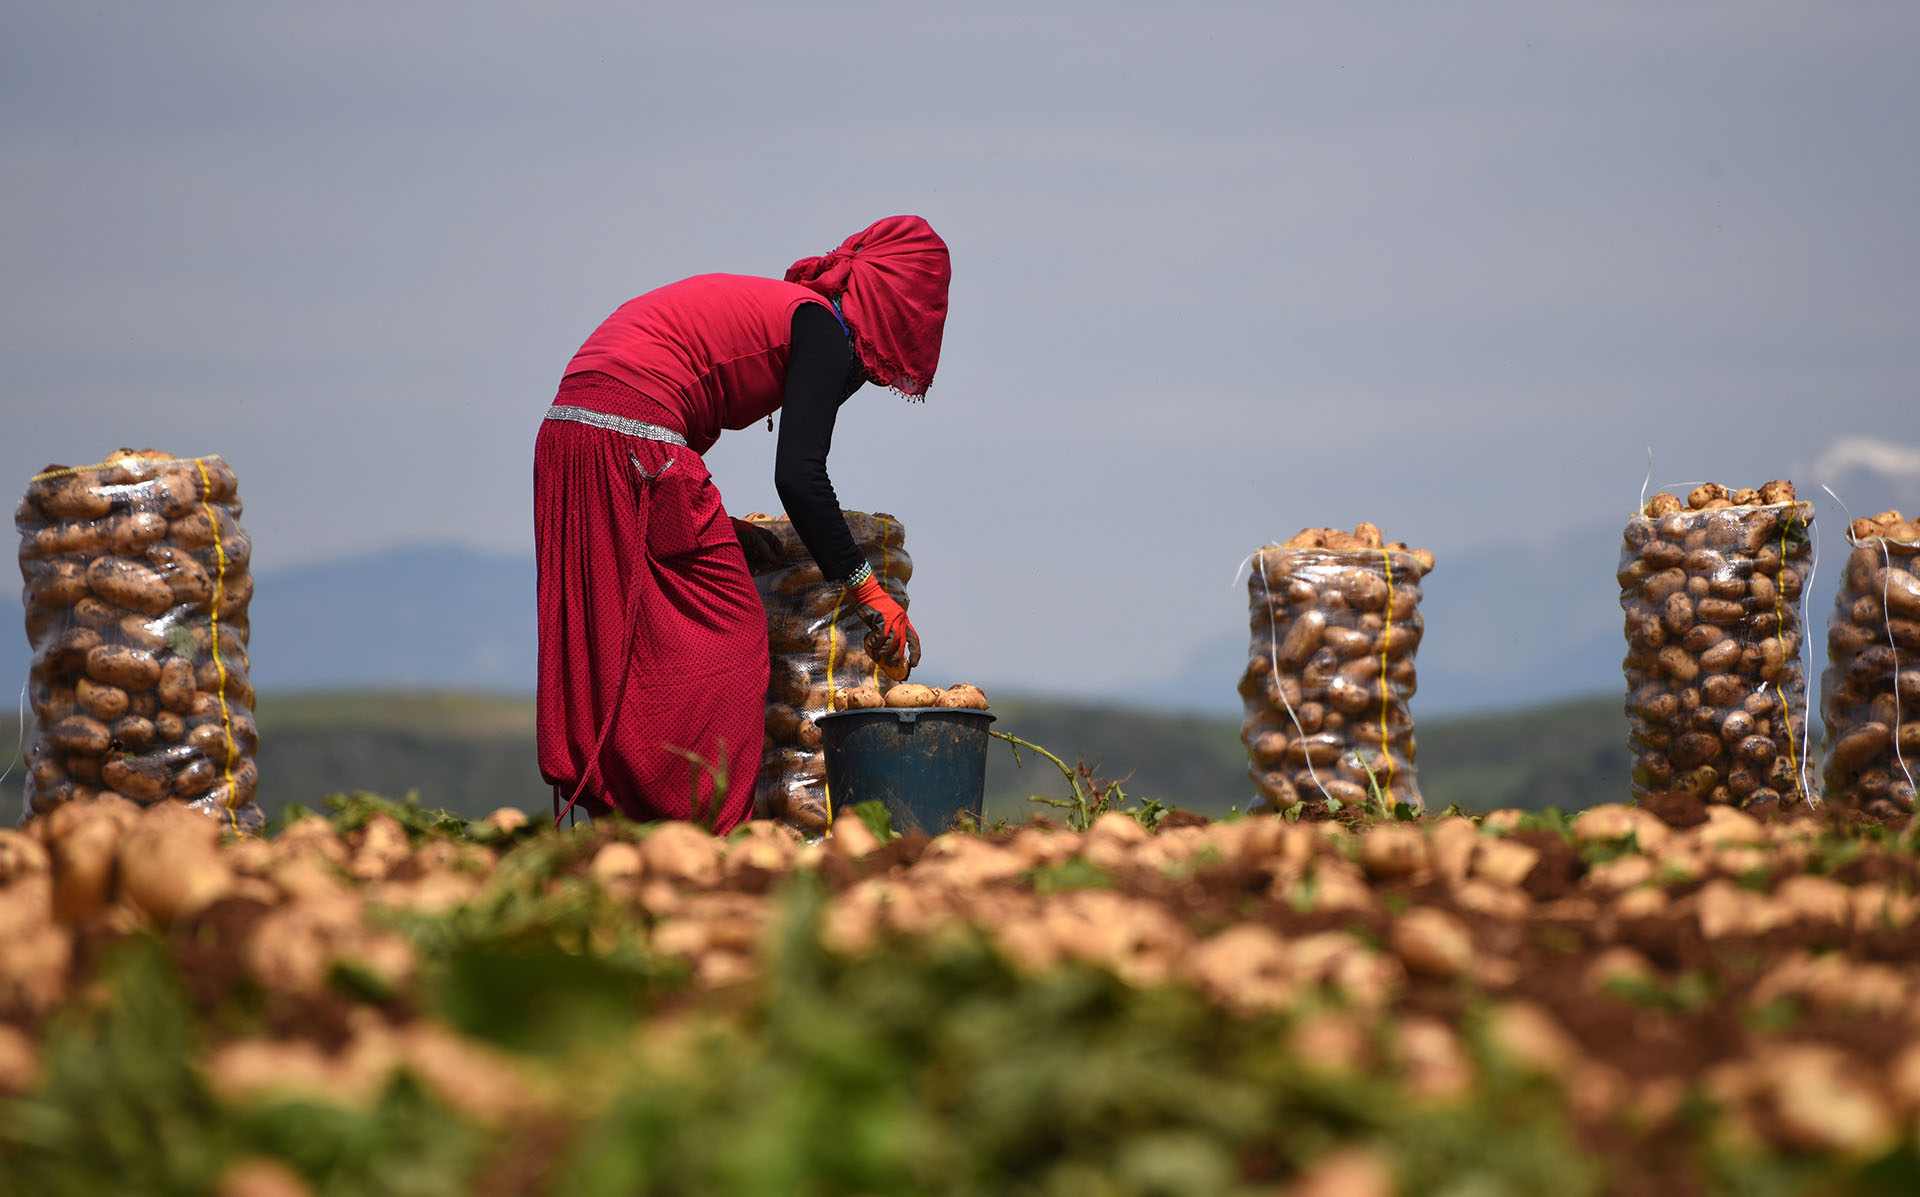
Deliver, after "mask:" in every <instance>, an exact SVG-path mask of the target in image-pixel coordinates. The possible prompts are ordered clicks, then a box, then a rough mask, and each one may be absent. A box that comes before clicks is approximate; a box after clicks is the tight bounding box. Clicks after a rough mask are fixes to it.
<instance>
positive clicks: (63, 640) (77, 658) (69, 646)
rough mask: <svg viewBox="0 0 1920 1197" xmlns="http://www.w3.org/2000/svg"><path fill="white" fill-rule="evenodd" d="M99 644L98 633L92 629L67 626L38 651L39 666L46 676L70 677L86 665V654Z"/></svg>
mask: <svg viewBox="0 0 1920 1197" xmlns="http://www.w3.org/2000/svg"><path fill="white" fill-rule="evenodd" d="M100 644H101V638H100V633H99V632H97V631H95V630H94V629H92V628H86V627H79V628H68V629H67V630H66V631H64V632H62V633H60V634H59V635H58V636H56V637H54V639H53V641H52V642H51V643H49V644H48V645H47V646H46V647H45V648H44V649H42V650H41V651H40V662H41V667H42V668H44V669H45V670H46V674H47V676H48V677H59V678H64V677H72V676H73V675H75V674H77V673H79V672H80V671H81V670H82V669H83V668H85V667H86V663H87V654H88V653H89V652H91V651H92V650H93V649H95V648H98V647H99V646H100Z"/></svg>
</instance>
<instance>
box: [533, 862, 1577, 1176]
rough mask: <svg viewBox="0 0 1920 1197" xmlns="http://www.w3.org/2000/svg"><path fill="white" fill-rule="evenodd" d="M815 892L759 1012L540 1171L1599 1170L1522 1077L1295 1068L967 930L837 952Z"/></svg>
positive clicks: (1165, 1004)
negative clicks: (1338, 1166)
mask: <svg viewBox="0 0 1920 1197" xmlns="http://www.w3.org/2000/svg"><path fill="white" fill-rule="evenodd" d="M818 903H819V899H818V895H817V893H816V892H813V891H812V890H811V889H810V888H809V887H808V885H807V884H806V883H804V882H803V883H802V884H801V885H800V886H799V891H798V892H797V893H796V895H795V897H794V901H793V903H792V904H791V906H790V907H789V913H788V921H787V923H786V926H785V929H784V931H783V933H782V935H781V937H780V942H779V945H778V948H777V951H776V955H775V957H774V960H773V962H772V972H771V976H770V978H769V984H768V987H767V990H766V996H765V1002H764V1005H763V1006H762V1007H761V1008H760V1011H759V1013H758V1015H757V1016H756V1017H755V1018H754V1019H753V1020H752V1021H751V1022H750V1023H749V1024H748V1025H746V1026H745V1027H743V1028H742V1029H741V1030H740V1031H739V1032H737V1033H736V1032H720V1031H716V1032H715V1033H714V1034H713V1035H711V1036H710V1037H709V1038H708V1039H707V1040H706V1041H705V1042H704V1043H703V1044H702V1046H701V1050H700V1055H699V1058H698V1062H697V1064H694V1065H691V1066H685V1067H682V1068H679V1069H677V1070H674V1071H673V1072H672V1073H671V1074H668V1073H664V1072H662V1071H660V1070H646V1069H643V1070H641V1071H639V1072H637V1073H636V1075H635V1076H634V1077H633V1078H632V1079H631V1080H630V1081H629V1082H628V1083H627V1084H626V1086H625V1087H624V1090H623V1092H622V1094H621V1096H620V1098H619V1100H618V1101H617V1102H616V1103H615V1104H614V1106H613V1108H612V1109H611V1110H610V1111H609V1112H608V1114H607V1115H606V1117H605V1118H603V1119H601V1120H600V1121H599V1122H598V1123H597V1124H596V1125H594V1126H593V1127H591V1128H590V1129H589V1130H588V1131H587V1132H586V1133H585V1134H584V1135H583V1136H582V1138H581V1139H580V1140H579V1141H578V1142H577V1143H576V1144H574V1150H573V1152H572V1154H571V1156H570V1158H569V1159H568V1160H567V1161H566V1163H565V1165H564V1167H563V1169H562V1171H561V1173H560V1174H559V1176H558V1178H557V1183H556V1187H555V1191H556V1192H560V1193H567V1194H581V1195H597V1194H616V1193H618V1194H628V1193H633V1194H655V1193H658V1194H668V1193H673V1194H680V1193H708V1192H725V1193H732V1194H748V1195H754V1194H770V1195H771V1194H782V1195H784V1194H828V1193H921V1194H956V1195H962V1194H964V1195H972V1194H981V1195H984V1194H1054V1193H1058V1194H1079V1193H1095V1194H1109V1193H1110V1194H1169V1195H1176V1194H1195V1195H1199V1194H1237V1193H1253V1192H1260V1191H1270V1190H1271V1186H1272V1185H1273V1183H1274V1182H1275V1181H1277V1180H1279V1179H1280V1178H1282V1177H1284V1176H1285V1175H1286V1174H1288V1173H1290V1172H1292V1171H1293V1170H1295V1169H1296V1168H1298V1167H1299V1166H1301V1165H1302V1164H1304V1163H1305V1162H1307V1161H1309V1160H1311V1159H1312V1158H1313V1157H1314V1156H1316V1155H1318V1154H1319V1153H1321V1152H1323V1151H1325V1150H1327V1149H1328V1148H1330V1147H1333V1146H1335V1145H1338V1144H1341V1143H1346V1142H1352V1141H1355V1140H1360V1141H1374V1142H1377V1143H1378V1144H1379V1145H1380V1146H1381V1148H1382V1150H1384V1151H1385V1152H1386V1153H1387V1155H1388V1158H1389V1159H1391V1160H1392V1161H1393V1163H1394V1164H1395V1166H1396V1170H1397V1171H1398V1172H1399V1173H1400V1175H1401V1176H1402V1177H1403V1178H1405V1179H1407V1180H1408V1181H1412V1180H1413V1179H1414V1178H1416V1177H1417V1178H1419V1181H1420V1183H1421V1185H1422V1186H1423V1188H1425V1190H1426V1191H1435V1192H1438V1191H1455V1192H1467V1191H1474V1192H1501V1193H1513V1194H1528V1193H1539V1194H1548V1193H1552V1194H1582V1193H1589V1192H1592V1191H1594V1187H1595V1181H1596V1177H1595V1174H1594V1171H1593V1169H1592V1168H1591V1166H1590V1165H1588V1164H1586V1163H1585V1162H1583V1158H1582V1157H1581V1156H1580V1154H1579V1153H1578V1151H1577V1150H1576V1149H1574V1148H1573V1146H1572V1144H1571V1143H1570V1141H1569V1140H1568V1138H1567V1135H1566V1132H1565V1129H1564V1128H1563V1127H1562V1126H1561V1125H1560V1124H1559V1122H1558V1120H1557V1116H1556V1115H1554V1114H1552V1113H1550V1112H1549V1111H1550V1110H1551V1109H1552V1103H1549V1102H1542V1101H1540V1100H1538V1095H1537V1094H1535V1093H1532V1092H1531V1091H1526V1090H1523V1089H1521V1088H1518V1087H1514V1088H1511V1089H1508V1090H1505V1091H1502V1092H1499V1093H1497V1094H1490V1095H1488V1096H1487V1098H1486V1099H1485V1100H1484V1101H1477V1102H1474V1103H1470V1104H1468V1105H1466V1106H1463V1107H1460V1108H1457V1109H1453V1110H1447V1111H1439V1110H1433V1109H1423V1108H1417V1107H1409V1106H1408V1105H1407V1104H1406V1103H1405V1102H1404V1101H1402V1100H1400V1099H1399V1098H1398V1097H1397V1096H1396V1095H1395V1093H1394V1091H1393V1086H1392V1083H1391V1081H1389V1080H1387V1079H1385V1078H1381V1077H1376V1076H1369V1075H1351V1076H1343V1077H1338V1078H1333V1077H1328V1076H1327V1075H1325V1074H1320V1073H1315V1072H1312V1071H1310V1070H1309V1069H1307V1068H1305V1067H1303V1065H1302V1062H1300V1061H1297V1060H1295V1059H1293V1058H1291V1057H1290V1056H1289V1055H1288V1054H1287V1053H1286V1052H1284V1051H1283V1050H1281V1049H1280V1048H1279V1047H1278V1046H1277V1045H1278V1044H1279V1043H1281V1042H1282V1041H1283V1032H1282V1029H1281V1026H1280V1024H1279V1023H1278V1022H1277V1021H1276V1020H1274V1019H1255V1020H1242V1019H1236V1018H1234V1017H1231V1016H1229V1015H1227V1014H1225V1013H1223V1012H1221V1011H1219V1010H1217V1009H1214V1008H1213V1007H1211V1006H1209V1005H1207V1004H1206V1003H1205V1002H1203V1001H1201V1000H1199V999H1198V998H1196V997H1195V996H1193V995H1191V994H1188V993H1185V992H1183V991H1178V990H1172V989H1166V990H1145V991H1143V990H1136V989H1131V988H1129V987H1127V986H1126V985H1124V984H1122V983H1120V982H1119V981H1117V980H1115V979H1114V978H1113V977H1111V976H1110V975H1107V974H1104V973H1100V972H1097V971H1094V970H1091V969H1085V968H1078V967H1068V968H1064V969H1061V970H1058V971H1055V972H1052V973H1049V974H1046V975H1044V976H1040V977H1028V976H1023V975H1021V974H1019V973H1017V972H1015V971H1013V970H1011V969H1009V968H1008V967H1007V966H1006V964H1005V963H1004V962H1002V961H1001V960H1000V959H999V958H998V957H997V956H995V955H994V954H993V953H992V952H991V951H989V950H987V949H986V947H985V946H984V945H983V944H982V943H980V942H979V941H978V940H977V939H974V938H971V937H966V936H957V937H949V938H941V939H936V940H933V941H927V942H914V943H901V944H896V945H895V946H894V947H893V949H892V950H890V951H888V952H884V953H878V954H874V955H870V956H866V957H862V958H858V959H851V960H849V959H843V958H838V957H834V956H832V955H829V954H827V953H825V952H823V951H822V950H821V948H820V947H819V937H818V933H817V930H816V920H817V917H818ZM718 1127H725V1128H727V1129H726V1130H725V1132H724V1133H719V1132H716V1131H714V1130H712V1129H703V1128H718Z"/></svg>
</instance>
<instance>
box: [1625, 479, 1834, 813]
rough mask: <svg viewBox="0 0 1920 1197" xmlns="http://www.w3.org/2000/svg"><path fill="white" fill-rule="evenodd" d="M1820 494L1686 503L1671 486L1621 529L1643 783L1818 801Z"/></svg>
mask: <svg viewBox="0 0 1920 1197" xmlns="http://www.w3.org/2000/svg"><path fill="white" fill-rule="evenodd" d="M1812 522H1813V505H1812V504H1810V503H1801V502H1797V501H1796V500H1795V498H1794V493H1793V484H1792V483H1790V482H1785V481H1778V480H1776V481H1773V482H1769V483H1767V484H1766V485H1765V486H1763V487H1760V488H1759V489H1758V490H1753V489H1743V490H1737V491H1729V490H1728V489H1727V488H1726V487H1724V486H1720V485H1718V484H1715V483H1708V484H1706V485H1703V486H1699V487H1696V488H1695V489H1694V490H1693V491H1692V492H1690V493H1689V494H1688V495H1687V498H1686V501H1685V502H1682V501H1681V500H1680V499H1679V498H1678V497H1677V496H1674V495H1671V494H1667V493H1665V492H1662V493H1660V494H1657V495H1655V496H1653V498H1652V499H1651V500H1649V501H1648V502H1647V504H1646V505H1645V507H1643V508H1642V509H1641V511H1640V513H1639V514H1637V515H1635V516H1634V517H1633V518H1632V519H1630V520H1628V521H1627V526H1626V530H1625V531H1624V533H1623V534H1622V543H1621V550H1620V568H1619V572H1618V574H1617V575H1616V576H1617V578H1618V581H1619V583H1620V606H1621V609H1622V610H1623V611H1624V612H1625V614H1626V620H1625V632H1626V641H1627V655H1626V658H1625V661H1624V662H1623V666H1622V667H1623V668H1624V670H1625V672H1626V682H1627V702H1626V711H1627V725H1628V740H1629V743H1630V745H1631V747H1632V750H1633V773H1632V778H1633V781H1632V785H1633V794H1634V797H1635V798H1636V799H1640V798H1645V797H1647V796H1648V795H1651V794H1673V793H1684V794H1688V795H1691V796H1692V797H1695V798H1699V799H1701V800H1703V801H1705V802H1709V803H1717V804H1726V805H1737V806H1742V807H1754V808H1765V807H1769V806H1777V805H1779V804H1780V803H1782V802H1783V801H1787V802H1792V801H1813V800H1814V799H1815V798H1816V797H1817V795H1815V794H1814V793H1813V791H1812V790H1811V788H1810V785H1809V780H1808V777H1809V770H1808V768H1807V761H1806V751H1807V746H1808V727H1807V713H1808V712H1807V683H1806V672H1805V670H1804V669H1802V667H1801V664H1800V651H1801V647H1802V642H1803V632H1802V629H1801V617H1800V604H1801V599H1802V590H1803V588H1804V587H1805V585H1806V581H1807V575H1808V568H1809V567H1808V559H1809V556H1810V543H1811V542H1810V537H1809V529H1810V526H1811V524H1812Z"/></svg>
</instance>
